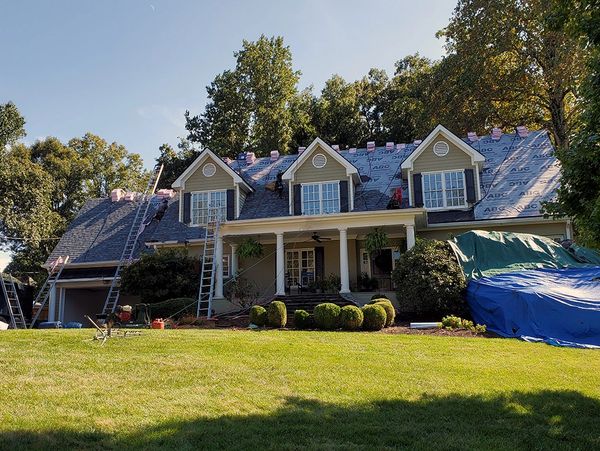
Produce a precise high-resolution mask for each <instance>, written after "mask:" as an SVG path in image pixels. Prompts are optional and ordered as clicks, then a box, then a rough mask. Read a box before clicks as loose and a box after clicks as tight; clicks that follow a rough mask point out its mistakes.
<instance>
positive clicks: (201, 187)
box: [185, 157, 234, 193]
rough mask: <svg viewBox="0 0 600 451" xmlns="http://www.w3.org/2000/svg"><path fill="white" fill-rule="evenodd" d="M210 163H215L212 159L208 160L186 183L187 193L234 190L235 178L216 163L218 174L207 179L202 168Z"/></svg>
mask: <svg viewBox="0 0 600 451" xmlns="http://www.w3.org/2000/svg"><path fill="white" fill-rule="evenodd" d="M208 162H213V163H214V161H213V160H212V158H210V157H209V158H207V159H206V160H205V161H204V163H202V164H201V165H200V167H199V168H198V169H197V170H196V172H194V173H193V174H192V175H191V176H190V177H189V178H188V179H187V180H186V181H185V192H188V193H189V192H191V191H207V190H224V189H232V188H233V187H234V185H233V177H232V176H231V175H229V174H228V173H227V172H225V171H224V170H223V169H222V168H220V167H219V165H218V164H216V163H214V164H215V166H216V167H217V172H216V173H215V175H213V176H212V177H206V176H205V175H204V174H202V168H203V167H204V165H205V164H206V163H208Z"/></svg>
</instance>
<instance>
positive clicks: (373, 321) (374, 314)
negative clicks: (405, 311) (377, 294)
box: [362, 304, 387, 330]
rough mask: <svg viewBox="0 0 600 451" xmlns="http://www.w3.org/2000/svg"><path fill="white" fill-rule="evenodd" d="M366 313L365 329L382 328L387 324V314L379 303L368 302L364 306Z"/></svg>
mask: <svg viewBox="0 0 600 451" xmlns="http://www.w3.org/2000/svg"><path fill="white" fill-rule="evenodd" d="M362 312H363V315H364V320H363V329H365V330H381V329H383V327H384V326H385V322H386V319H387V314H386V313H385V309H384V308H383V307H382V306H381V305H379V304H367V305H365V306H364V307H363V308H362Z"/></svg>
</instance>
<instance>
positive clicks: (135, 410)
mask: <svg viewBox="0 0 600 451" xmlns="http://www.w3.org/2000/svg"><path fill="white" fill-rule="evenodd" d="M91 335H92V332H91V331H90V330H80V331H69V330H63V331H8V332H3V333H0V449H10V450H14V449H31V448H43V449H46V448H54V449H57V450H58V449H65V448H76V449H85V448H91V449H129V448H135V449H158V448H167V449H169V448H172V449H178V450H185V449H202V448H204V449H206V448H229V449H265V448H266V449H301V448H302V449H304V448H309V449H393V448H406V449H438V450H440V449H470V450H475V449H506V450H512V449H540V450H542V449H544V450H547V449H561V450H562V449H581V450H588V449H594V448H596V449H599V448H600V353H598V352H597V351H590V350H579V349H562V348H553V347H551V346H547V345H544V344H529V343H524V342H520V341H517V340H501V339H481V338H455V337H435V336H415V335H413V336H407V335H386V334H380V333H342V332H332V333H327V332H291V331H266V332H249V331H226V330H181V331H145V332H144V333H143V336H141V337H131V338H127V339H112V340H110V341H109V342H107V343H106V345H105V346H103V347H100V346H99V344H98V343H97V342H92V341H89V340H87V339H89V338H90V337H91Z"/></svg>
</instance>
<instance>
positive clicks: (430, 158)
mask: <svg viewBox="0 0 600 451" xmlns="http://www.w3.org/2000/svg"><path fill="white" fill-rule="evenodd" d="M484 162H485V157H484V156H483V155H482V154H481V153H479V152H478V151H477V150H475V149H474V148H473V147H471V146H470V145H468V144H467V143H465V142H464V141H463V140H461V139H460V138H459V137H457V136H456V135H455V134H453V133H452V132H450V131H449V130H448V129H447V128H446V127H444V126H443V125H438V126H437V127H436V128H435V129H434V130H433V131H432V132H431V133H430V134H429V135H428V136H427V138H425V139H424V140H423V141H422V142H421V143H420V144H419V145H418V146H417V148H416V149H415V150H414V151H413V152H412V153H411V154H410V155H409V156H408V158H406V160H404V162H403V163H402V174H403V178H407V179H408V186H409V196H410V197H409V200H410V205H411V206H412V207H417V208H419V207H425V208H426V209H428V210H434V211H435V210H454V209H467V208H470V207H471V206H472V205H473V204H475V203H476V202H477V201H479V200H480V199H481V188H480V181H479V178H480V172H481V169H482V167H483V163H484Z"/></svg>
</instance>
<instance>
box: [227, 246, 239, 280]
mask: <svg viewBox="0 0 600 451" xmlns="http://www.w3.org/2000/svg"><path fill="white" fill-rule="evenodd" d="M229 247H231V263H230V267H231V277H235V275H236V274H237V272H238V256H237V247H238V245H237V244H235V243H231V244H230V245H229Z"/></svg>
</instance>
